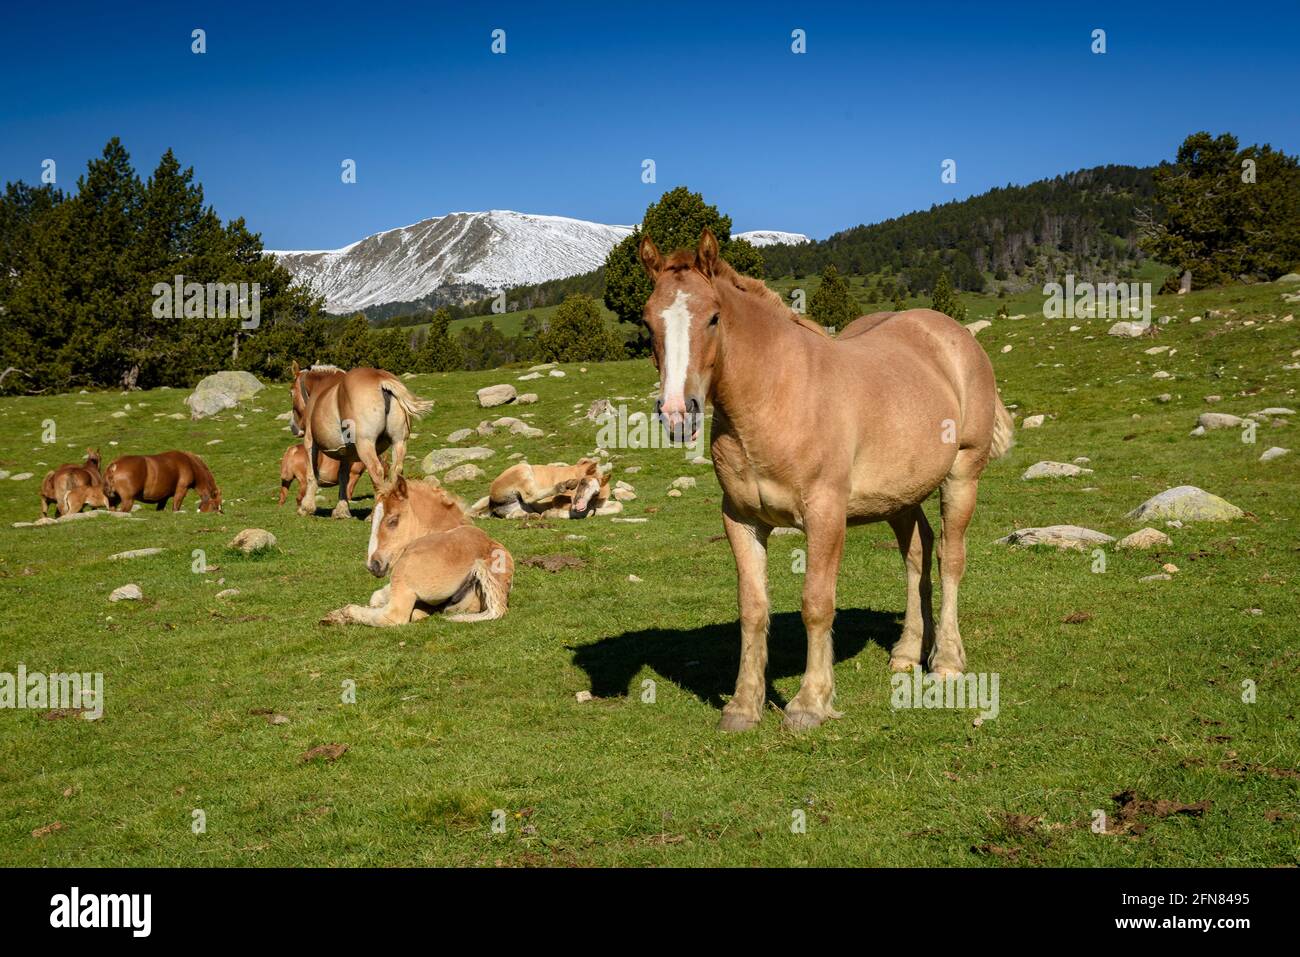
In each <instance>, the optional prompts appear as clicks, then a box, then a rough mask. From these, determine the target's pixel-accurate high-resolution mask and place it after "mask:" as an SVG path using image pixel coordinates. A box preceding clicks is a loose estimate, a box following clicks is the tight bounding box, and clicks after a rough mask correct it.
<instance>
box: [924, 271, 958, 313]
mask: <svg viewBox="0 0 1300 957" xmlns="http://www.w3.org/2000/svg"><path fill="white" fill-rule="evenodd" d="M930 308H931V309H933V310H934V311H935V312H942V313H943V314H944V315H945V316H951V317H952V318H954V319H956V320H957V321H958V322H964V321H965V319H966V307H965V306H964V305H962V304H961V301H960V300H959V299H958V298H957V295H956V293H954V292H953V291H952V283H951V282H949V281H948V272H947V270H944V271H943V272H940V273H939V278H938V279H937V280H935V283H934V293H933V300H932V301H931V303H930Z"/></svg>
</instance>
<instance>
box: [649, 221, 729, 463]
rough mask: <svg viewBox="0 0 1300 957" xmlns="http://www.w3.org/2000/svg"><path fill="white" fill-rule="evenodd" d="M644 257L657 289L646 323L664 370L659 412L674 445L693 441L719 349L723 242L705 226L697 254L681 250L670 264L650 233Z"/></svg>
mask: <svg viewBox="0 0 1300 957" xmlns="http://www.w3.org/2000/svg"><path fill="white" fill-rule="evenodd" d="M638 255H639V256H640V257H641V265H642V266H644V267H645V271H646V272H647V273H648V274H649V275H650V278H651V280H653V281H654V284H655V287H654V291H653V292H652V293H651V294H650V298H649V299H647V300H646V304H645V324H646V325H647V326H648V327H649V329H650V339H651V347H652V354H653V356H654V362H655V366H656V367H657V368H658V369H659V401H658V402H656V403H655V412H656V414H657V415H658V416H659V419H660V421H661V422H663V424H664V428H665V429H666V430H667V431H668V434H669V436H670V437H671V438H672V440H673V441H674V442H687V441H691V442H693V441H694V440H695V438H696V437H697V436H698V435H699V431H700V427H701V425H702V424H703V422H704V402H705V399H707V398H708V394H709V383H710V381H711V379H712V376H713V363H714V359H715V358H716V357H717V349H718V343H717V334H718V311H719V310H720V309H721V303H720V302H719V300H718V295H717V292H716V290H715V289H714V287H713V277H714V276H715V275H716V274H717V272H718V269H719V266H720V264H721V262H722V260H721V259H720V258H719V256H718V240H717V239H716V238H714V235H713V233H712V232H711V231H710V230H709V229H708V227H705V229H704V231H703V232H701V233H700V242H699V245H698V246H697V247H696V249H695V250H694V252H692V251H690V250H679V251H678V252H675V253H673V254H672V255H671V256H669V257H668V258H667V259H664V257H663V256H661V255H660V253H659V250H658V248H657V247H656V246H655V244H654V240H653V239H651V238H650V234H649V233H644V234H643V235H642V236H641V245H640V247H639V249H638Z"/></svg>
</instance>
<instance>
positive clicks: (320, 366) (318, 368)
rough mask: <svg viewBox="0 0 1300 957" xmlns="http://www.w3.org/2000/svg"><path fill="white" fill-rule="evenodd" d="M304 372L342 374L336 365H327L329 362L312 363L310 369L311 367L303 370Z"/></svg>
mask: <svg viewBox="0 0 1300 957" xmlns="http://www.w3.org/2000/svg"><path fill="white" fill-rule="evenodd" d="M304 371H306V372H342V371H343V370H342V369H340V368H339V367H338V366H336V365H334V364H332V363H329V362H314V363H312V367H311V368H310V369H306V370H304Z"/></svg>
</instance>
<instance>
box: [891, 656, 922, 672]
mask: <svg viewBox="0 0 1300 957" xmlns="http://www.w3.org/2000/svg"><path fill="white" fill-rule="evenodd" d="M920 663H921V662H920V661H919V660H918V659H916V658H890V659H889V670H890V671H911V670H912V669H913V668H915V667H917V666H918V665H920Z"/></svg>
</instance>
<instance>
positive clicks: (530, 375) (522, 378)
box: [515, 372, 542, 382]
mask: <svg viewBox="0 0 1300 957" xmlns="http://www.w3.org/2000/svg"><path fill="white" fill-rule="evenodd" d="M541 377H542V374H541V373H540V372H530V373H528V374H527V375H521V376H519V378H517V379H515V381H516V382H528V381H530V380H532V379H540V378H541Z"/></svg>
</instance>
